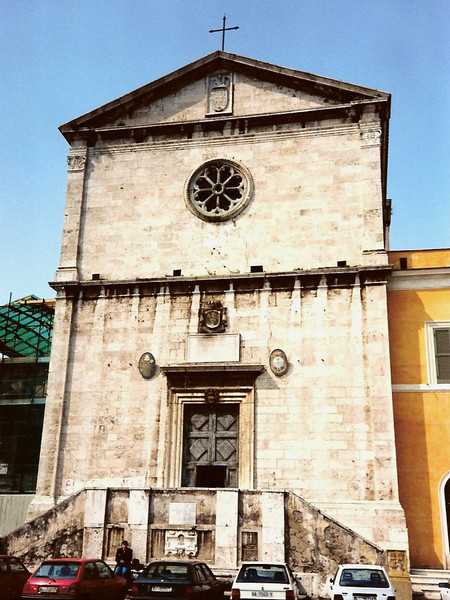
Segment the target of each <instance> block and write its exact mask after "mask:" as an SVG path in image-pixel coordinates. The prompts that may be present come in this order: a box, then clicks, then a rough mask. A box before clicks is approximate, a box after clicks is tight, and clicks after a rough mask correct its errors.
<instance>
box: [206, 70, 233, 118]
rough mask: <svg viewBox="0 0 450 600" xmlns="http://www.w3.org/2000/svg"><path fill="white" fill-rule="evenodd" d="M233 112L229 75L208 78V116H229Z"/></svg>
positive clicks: (230, 75)
mask: <svg viewBox="0 0 450 600" xmlns="http://www.w3.org/2000/svg"><path fill="white" fill-rule="evenodd" d="M232 110H233V84H232V74H231V73H221V74H219V75H210V76H209V77H208V106H207V114H208V115H217V114H224V113H225V114H229V113H231V112H232Z"/></svg>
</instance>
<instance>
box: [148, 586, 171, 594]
mask: <svg viewBox="0 0 450 600" xmlns="http://www.w3.org/2000/svg"><path fill="white" fill-rule="evenodd" d="M171 591H172V588H171V587H169V586H167V585H152V592H171Z"/></svg>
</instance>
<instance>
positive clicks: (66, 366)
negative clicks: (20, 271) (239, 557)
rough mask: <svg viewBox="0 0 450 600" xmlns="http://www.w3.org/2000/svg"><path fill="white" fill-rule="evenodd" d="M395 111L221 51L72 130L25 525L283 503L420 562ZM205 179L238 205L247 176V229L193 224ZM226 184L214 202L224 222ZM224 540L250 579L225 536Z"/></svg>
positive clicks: (267, 529)
mask: <svg viewBox="0 0 450 600" xmlns="http://www.w3.org/2000/svg"><path fill="white" fill-rule="evenodd" d="M389 102H390V99H389V95H388V94H385V93H383V92H378V91H376V90H369V89H367V88H362V87H359V86H355V85H351V84H345V83H342V82H337V81H333V80H330V79H326V78H321V77H318V76H312V75H309V74H306V73H302V72H299V71H292V70H290V69H284V68H281V67H275V66H273V65H268V64H266V63H260V62H258V61H252V60H250V59H244V58H242V57H236V56H234V55H229V54H227V53H224V52H216V53H214V54H212V55H209V56H207V57H205V58H203V59H200V60H199V61H196V62H195V63H192V64H191V65H188V66H187V67H184V68H183V69H180V70H178V71H176V72H175V73H172V74H170V75H168V76H166V77H164V78H162V79H160V80H157V81H156V82H153V83H152V84H149V85H148V86H145V87H144V88H141V89H140V90H137V91H136V92H132V93H131V94H128V95H127V96H124V97H122V98H120V99H118V100H116V101H113V102H111V103H110V104H108V105H106V106H104V107H101V108H99V109H97V110H95V111H93V112H92V113H89V114H88V115H84V116H83V117H80V118H79V119H75V120H74V121H72V122H70V123H68V124H66V125H64V126H62V127H61V131H62V133H63V134H64V135H65V137H66V139H67V140H68V141H69V143H70V145H71V149H70V156H69V159H68V165H69V172H68V188H67V200H66V211H65V224H64V234H63V242H62V253H61V263H60V267H59V269H58V271H57V273H56V277H55V282H54V283H53V286H54V288H55V290H56V292H57V300H56V315H55V326H54V334H53V348H52V357H51V366H50V376H49V387H48V390H49V391H48V399H47V407H46V415H45V422H44V433H43V444H42V451H41V463H40V471H39V477H38V489H37V495H36V498H35V500H34V503H33V506H32V511H31V513H30V514H35V515H36V514H39V513H40V512H41V511H43V510H45V509H48V508H50V507H52V506H53V505H54V504H55V503H56V502H58V501H61V500H64V499H66V498H68V497H69V496H70V495H71V494H73V493H75V492H78V491H79V490H81V489H82V488H84V487H86V486H91V487H92V486H94V487H97V488H99V489H104V490H106V488H108V487H123V488H130V487H132V488H139V489H143V490H145V489H148V488H155V487H161V488H180V487H186V489H187V488H189V487H190V486H193V487H196V488H198V487H203V486H202V485H199V482H200V481H202V482H206V485H205V486H204V487H206V488H217V487H218V488H221V487H225V488H227V487H230V488H235V489H240V490H267V492H266V494H267V498H266V500H263V501H267V502H270V498H271V493H272V492H275V491H281V490H290V491H292V492H295V493H296V494H298V495H300V496H302V497H303V498H305V499H307V500H308V501H309V502H311V503H313V504H315V505H316V506H318V507H320V508H322V509H324V510H325V511H327V512H328V513H329V514H330V515H332V516H333V517H334V518H337V519H339V520H340V521H341V522H342V523H343V524H344V525H345V526H346V527H348V528H350V529H353V530H354V531H356V532H358V533H360V534H361V535H363V536H365V537H366V538H367V539H369V540H370V541H371V542H374V543H376V544H379V545H380V546H381V547H382V548H383V549H386V550H393V551H405V550H406V549H407V535H406V528H405V522H404V515H403V511H402V508H401V506H400V504H399V501H398V491H397V470H396V461H395V447H394V430H393V416H392V397H391V381H390V370H389V351H388V332H387V311H386V277H387V275H388V273H389V266H388V260H387V255H386V245H387V230H388V225H389V202H388V200H387V199H386V195H385V192H386V160H387V130H388V119H389ZM208 161H212V164H213V165H216V166H217V165H219V167H220V165H221V164H222V163H223V161H225V162H226V161H228V162H227V165H228V166H226V167H224V169H225V171H221V172H225V173H228V175H229V179H228V180H227V181H231V182H232V184H233V185H234V184H235V183H236V182H237V183H239V185H241V184H242V185H243V180H244V179H245V175H243V176H241V175H242V173H249V174H250V175H249V177H251V182H250V183H249V189H250V192H249V197H248V201H246V203H245V205H242V207H241V208H240V212H239V213H236V214H235V215H233V217H232V218H228V219H227V216H226V214H225V216H224V217H223V218H222V217H219V216H217V215H216V216H214V215H212V216H211V218H202V217H200V218H199V216H198V215H196V214H195V207H194V210H192V206H190V207H189V206H188V204H189V202H190V201H192V198H191V197H190V196H189V198H188V197H187V194H189V189H188V187H187V182H188V180H189V177H190V176H191V174H192V173H194V171H195V170H196V169H198V168H199V167H200V166H201V165H204V164H205V163H207V164H209V163H208ZM221 161H222V162H221ZM230 164H231V165H232V166H231V167H229V165H230ZM233 165H237V167H236V168H237V169H238V170H239V168H240V166H241V167H242V169H241V172H240V173H241V175H240V174H239V173H238V174H237V175H236V174H234V175H230V173H233V168H234V167H233ZM219 167H218V168H219ZM230 168H231V171H230V170H229V169H230ZM226 169H228V170H226ZM228 175H227V177H228ZM226 185H229V186H231V187H233V185H231V184H230V183H227V184H226ZM226 185H222V183H221V182H218V183H217V182H216V183H214V182H212V183H211V189H212V192H211V194H212V197H213V199H214V201H215V202H217V204H218V205H219V204H220V203H222V204H221V208H223V206H224V205H226V203H227V202H228V199H227V196H226V193H228V191H227V190H225V189H224V188H225V187H226ZM236 185H237V184H236ZM233 189H234V188H233ZM200 193H203V192H202V190H200V191H199V194H200ZM229 193H230V194H234V193H235V194H236V195H237V196H238V195H239V193H240V192H229ZM226 210H228V209H226ZM226 210H225V212H226ZM219 219H220V220H219ZM211 307H215V308H212V309H211ZM218 307H220V308H218ZM208 310H209V311H211V310H212V311H213V312H210V313H209V316H207V318H206V320H205V314H206V312H207V311H208ZM214 310H215V311H216V312H214ZM205 311H206V312H205ZM219 313H220V316H219ZM208 319H210V320H211V322H213V321H214V319H219V321H220V323H219V325H220V333H215V327H216V326H217V324H216V323H213V324H210V330H209V332H208V328H207V324H208ZM205 323H206V325H205ZM205 327H206V332H205ZM275 349H279V350H282V352H284V355H285V356H286V358H287V370H286V371H285V372H284V373H283V374H282V375H281V376H279V375H278V374H277V373H276V372H275V370H274V369H272V368H271V360H270V357H271V353H272V351H273V350H275ZM144 353H151V355H152V356H153V357H154V358H155V373H154V375H153V377H151V378H145V377H143V376H142V374H141V372H140V370H139V359H140V357H141V356H142V355H143V354H144ZM272 366H273V364H272ZM196 411H197V412H196ZM188 416H189V418H191V421H192V422H191V423H190V425H191V426H192V427H191V429H189V430H188V429H187V426H188V425H189V423H188ZM211 423H213V424H214V427H216V429H214V431H213V433H212V434H211V435H209V436H204V435H203V433H202V431H201V430H202V427H206V426H209V425H207V424H211ZM213 439H214V440H215V441H214V442H212V441H211V440H213ZM189 440H190V441H189ZM205 440H209V441H205ZM211 444H217V445H216V446H214V448H213V446H212V445H211ZM206 446H208V447H206ZM212 449H214V450H215V451H216V452H217V453H216V455H215V458H211V456H210V454H208V456H209V458H207V456H206V455H207V453H210V452H211V451H212ZM188 455H189V457H188V458H187V456H188ZM195 477H197V479H196V480H195ZM220 477H224V478H225V479H224V482H225V483H224V484H223V485H218V484H217V478H220ZM196 481H197V484H195V482H196ZM217 494H218V496H220V492H217ZM206 496H207V492H206V491H205V497H206ZM227 497H228V496H227ZM136 498H137V497H136ZM197 498H198V495H197ZM136 502H137V506H139V503H138V500H137V499H136ZM236 514H237V513H236ZM218 516H220V515H218ZM166 525H167V528H169V523H166ZM227 526H228V522H227ZM216 531H220V532H221V533H220V535H221V536H223V540H224V545H223V548H224V550H223V551H224V552H225V553H228V554H229V561H230V562H233V561H234V562H236V561H235V559H236V553H235V549H234V550H233V548H234V545H233V544H234V542H233V541H232V540H231V541H230V539H228V537H229V535H230V533H229V530H228V529H227V528H226V527H225V526H224V527H222V528H221V525H220V518H219V520H218V524H217V529H216ZM227 531H228V533H226V532H227ZM262 531H263V537H264V539H266V540H267V546H263V548H264V547H269V545H270V546H272V545H273V544H274V543H275V544H277V543H280V544H284V542H283V541H282V540H278V541H277V539H276V535H275V532H271V520H270V518H269V519H268V520H267V522H263V524H262ZM272 533H273V534H274V536H275V537H274V536H273V535H272ZM261 552H262V553H264V550H263V549H262V550H261ZM263 555H264V554H263ZM263 555H262V556H263ZM262 556H261V557H262Z"/></svg>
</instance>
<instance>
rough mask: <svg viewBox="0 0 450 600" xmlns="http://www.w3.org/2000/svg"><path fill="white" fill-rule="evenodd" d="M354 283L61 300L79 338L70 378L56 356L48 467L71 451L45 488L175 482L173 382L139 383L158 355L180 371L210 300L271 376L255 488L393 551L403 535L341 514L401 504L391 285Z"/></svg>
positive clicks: (359, 514)
mask: <svg viewBox="0 0 450 600" xmlns="http://www.w3.org/2000/svg"><path fill="white" fill-rule="evenodd" d="M351 280H352V281H353V283H352V284H351V285H342V286H341V285H339V286H334V285H332V283H333V281H334V282H336V281H337V282H339V281H341V280H340V279H339V278H338V280H336V279H335V278H334V279H332V280H328V283H327V279H326V277H325V276H321V275H318V276H317V277H315V278H314V279H313V280H311V279H310V278H308V277H306V278H302V277H297V278H295V277H294V278H292V280H291V283H290V284H289V285H287V284H286V285H287V287H286V288H285V289H281V288H278V289H277V288H275V289H273V288H272V287H271V286H270V282H269V280H264V278H261V280H260V283H257V284H256V285H255V282H254V281H253V282H252V286H251V287H253V288H254V289H249V288H250V283H249V282H245V283H242V282H241V283H240V284H239V282H238V283H236V284H235V287H237V288H238V289H234V291H230V290H229V289H228V291H227V292H216V293H205V292H202V293H200V292H198V291H195V292H189V289H192V287H193V286H190V287H189V286H188V289H187V291H186V292H185V293H181V289H182V286H181V284H177V286H176V287H175V288H172V290H170V289H169V288H168V287H166V286H162V287H158V286H157V287H155V288H154V290H155V292H154V294H151V295H150V293H143V292H142V291H141V292H139V291H138V290H137V289H136V288H133V287H132V286H131V287H130V286H129V287H128V288H114V287H111V288H105V287H102V286H98V287H97V288H96V291H95V293H94V292H93V291H91V292H90V294H88V293H87V292H85V296H84V298H83V299H79V300H78V301H76V302H72V301H69V300H67V301H64V300H63V299H62V298H61V299H60V302H61V303H62V304H63V306H64V307H66V306H73V307H74V314H71V313H70V312H67V311H66V312H64V313H60V314H63V317H64V318H66V317H68V316H71V318H72V321H73V323H74V325H73V328H75V324H76V328H75V330H74V331H73V333H72V341H71V342H70V353H69V356H70V358H69V360H68V374H66V375H65V377H63V378H61V373H60V372H59V370H58V369H57V368H56V371H55V366H54V365H58V364H59V363H58V362H57V360H58V353H57V352H56V353H55V354H54V356H53V360H54V363H53V364H52V366H51V371H52V375H51V376H52V377H55V378H57V377H59V378H60V380H59V381H60V385H58V386H54V387H53V388H52V389H53V393H52V391H50V394H49V397H48V401H47V402H48V410H47V415H46V419H47V425H46V428H45V430H44V439H43V454H42V460H44V461H45V460H49V455H52V453H55V452H56V453H57V454H58V447H61V445H63V452H62V451H61V450H59V461H58V473H57V474H55V472H54V471H52V470H49V471H47V472H44V471H42V470H41V473H40V482H39V483H40V486H41V490H52V489H54V493H55V497H56V498H61V497H65V496H67V495H69V494H70V493H72V492H73V491H74V490H77V489H80V488H82V487H84V486H85V485H86V484H90V485H98V486H111V485H116V486H117V485H127V486H129V485H138V486H146V487H147V486H149V487H151V486H155V485H162V484H163V483H164V482H165V481H168V480H170V478H169V479H168V473H167V469H168V470H169V471H170V470H171V469H177V471H176V472H178V473H179V465H176V464H175V463H174V462H173V461H174V459H173V456H174V455H175V454H176V453H175V452H174V444H181V443H182V434H181V433H178V438H176V437H174V436H175V433H173V431H175V430H176V431H181V430H180V429H179V428H181V426H182V423H181V422H180V423H178V424H176V425H175V426H174V424H173V423H172V422H171V420H170V419H171V418H174V417H173V415H172V417H171V416H170V414H169V412H168V410H167V399H168V381H167V378H166V376H164V375H163V373H162V372H161V371H160V370H159V369H157V373H156V375H155V377H153V378H152V379H150V380H145V379H143V378H142V377H141V375H140V374H139V371H138V368H137V362H138V359H139V357H140V355H141V354H142V353H143V352H145V351H151V352H152V353H153V354H154V356H155V358H156V361H157V364H158V366H163V365H170V364H183V363H184V361H185V353H186V341H187V336H188V335H189V334H192V333H197V327H198V319H194V318H193V317H192V307H193V303H194V302H195V305H196V306H197V307H198V306H199V305H201V304H203V303H204V302H207V301H208V300H210V299H211V298H215V299H219V300H221V301H222V302H223V304H224V306H225V307H226V308H227V310H228V312H229V314H230V315H232V321H231V323H232V328H231V327H230V328H229V329H228V332H239V333H240V336H241V361H240V362H241V363H242V364H261V365H263V366H264V367H265V371H264V372H263V373H262V374H261V375H260V376H259V377H258V378H257V379H256V381H255V393H254V398H252V402H254V407H253V412H254V417H253V418H254V465H253V472H254V481H253V486H254V487H255V488H256V489H274V490H277V489H290V490H294V491H296V492H297V493H299V494H301V495H302V496H304V497H306V498H307V499H309V500H310V501H312V502H315V503H321V505H323V506H326V507H327V510H329V511H330V512H331V514H338V513H339V514H342V515H344V514H345V522H346V523H347V524H348V525H349V526H351V527H353V528H355V529H356V530H357V531H361V528H364V533H365V534H366V535H367V537H368V538H369V539H376V540H377V541H379V542H381V541H383V536H384V535H386V536H387V538H386V539H388V540H389V539H392V535H393V534H392V532H393V531H394V529H395V528H392V530H391V529H388V528H384V526H380V523H379V522H373V523H368V522H367V520H366V519H365V517H364V511H353V513H352V511H351V510H348V509H347V508H346V506H347V505H348V503H350V505H352V506H354V504H352V503H359V504H358V506H365V504H366V503H367V505H369V504H372V503H375V504H376V506H377V507H380V506H382V505H383V502H386V503H388V504H390V505H392V504H394V505H395V503H396V502H397V480H396V464H395V451H394V434H393V430H392V418H391V396H390V374H389V369H388V365H387V363H386V356H387V354H386V353H387V332H386V321H385V313H384V312H383V311H382V310H380V307H383V306H384V305H385V286H384V283H383V281H375V280H373V281H365V282H364V283H363V284H361V282H360V280H359V276H358V275H357V274H353V275H352V276H351ZM264 281H265V282H264ZM273 285H274V286H275V282H274V283H273ZM89 296H91V297H89ZM197 310H198V308H197ZM230 330H231V331H230ZM218 335H220V334H218ZM277 347H279V348H282V349H283V350H284V351H285V352H286V354H287V356H288V360H289V368H288V372H287V373H286V375H285V376H283V377H281V378H277V377H275V375H273V374H272V373H271V371H270V368H269V355H270V352H271V350H273V349H274V348H277ZM62 373H63V374H64V370H63V369H62ZM212 383H213V384H214V381H212ZM231 387H233V386H231ZM63 414H64V415H65V419H64V420H63V419H62V415H63ZM177 418H179V419H180V420H181V418H182V417H181V416H178V417H177ZM177 428H178V429H177ZM58 444H59V446H58ZM168 456H172V459H171V460H167V457H168ZM243 460H244V459H243ZM165 469H166V470H165ZM174 483H175V485H180V484H181V481H175V482H174ZM380 503H381V504H380ZM397 529H400V526H399V527H398V528H397ZM381 531H383V533H382V534H381V533H380V532H381ZM369 534H370V535H369ZM394 539H396V540H397V539H398V536H397V537H395V538H394Z"/></svg>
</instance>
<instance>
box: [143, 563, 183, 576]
mask: <svg viewBox="0 0 450 600" xmlns="http://www.w3.org/2000/svg"><path fill="white" fill-rule="evenodd" d="M144 576H146V577H161V578H162V579H169V580H172V579H186V578H187V577H188V565H177V564H176V563H157V564H153V565H149V567H148V569H146V570H145V572H144Z"/></svg>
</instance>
